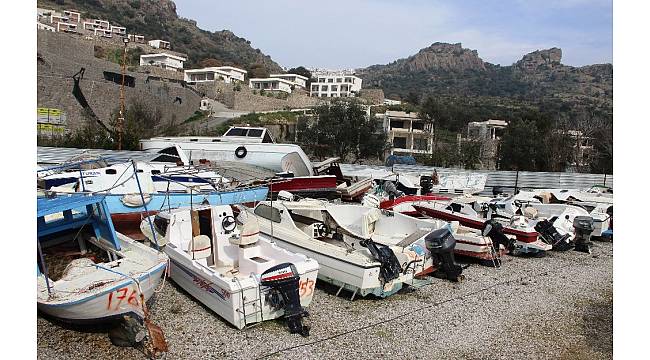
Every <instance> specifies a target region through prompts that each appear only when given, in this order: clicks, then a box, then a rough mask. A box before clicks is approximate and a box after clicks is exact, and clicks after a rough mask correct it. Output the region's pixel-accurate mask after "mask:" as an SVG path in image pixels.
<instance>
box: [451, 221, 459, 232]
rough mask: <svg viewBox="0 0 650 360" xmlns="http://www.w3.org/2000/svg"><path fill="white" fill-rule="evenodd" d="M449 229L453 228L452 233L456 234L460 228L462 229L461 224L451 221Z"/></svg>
mask: <svg viewBox="0 0 650 360" xmlns="http://www.w3.org/2000/svg"><path fill="white" fill-rule="evenodd" d="M449 227H450V228H451V233H452V234H455V233H457V232H458V228H459V227H460V222H459V221H450V222H449Z"/></svg>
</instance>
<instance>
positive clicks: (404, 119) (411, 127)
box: [384, 111, 433, 155]
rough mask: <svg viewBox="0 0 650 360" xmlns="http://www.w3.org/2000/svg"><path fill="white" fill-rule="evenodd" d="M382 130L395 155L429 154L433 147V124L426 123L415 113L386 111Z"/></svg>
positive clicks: (391, 151)
mask: <svg viewBox="0 0 650 360" xmlns="http://www.w3.org/2000/svg"><path fill="white" fill-rule="evenodd" d="M384 130H386V134H388V142H389V143H390V144H391V149H390V153H391V155H392V154H396V155H407V154H409V155H413V154H430V153H431V151H432V149H433V126H432V125H431V124H426V123H425V121H424V120H422V119H420V118H419V117H418V114H417V113H414V112H412V113H406V112H404V111H386V114H385V116H384Z"/></svg>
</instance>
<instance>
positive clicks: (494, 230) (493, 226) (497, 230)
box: [481, 220, 516, 252]
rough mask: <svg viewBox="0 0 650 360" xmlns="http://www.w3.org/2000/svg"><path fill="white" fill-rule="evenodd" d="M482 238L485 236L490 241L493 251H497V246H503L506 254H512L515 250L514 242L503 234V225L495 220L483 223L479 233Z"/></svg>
mask: <svg viewBox="0 0 650 360" xmlns="http://www.w3.org/2000/svg"><path fill="white" fill-rule="evenodd" d="M481 234H482V235H483V236H487V237H489V238H490V240H492V244H494V247H495V249H496V250H497V251H498V249H499V245H503V247H505V248H506V250H507V251H508V252H512V251H513V250H514V249H515V241H516V240H514V239H511V238H509V237H507V236H506V235H505V234H504V233H503V225H501V223H499V222H498V221H496V220H488V221H486V222H484V223H483V231H482V232H481Z"/></svg>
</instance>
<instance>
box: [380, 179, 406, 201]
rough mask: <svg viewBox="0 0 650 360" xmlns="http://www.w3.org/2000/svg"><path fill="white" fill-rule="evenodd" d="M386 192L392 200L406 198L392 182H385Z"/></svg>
mask: <svg viewBox="0 0 650 360" xmlns="http://www.w3.org/2000/svg"><path fill="white" fill-rule="evenodd" d="M383 188H384V191H385V192H386V194H388V196H389V197H390V198H391V199H394V198H398V197H400V196H404V192H402V191H399V190H397V187H396V186H395V184H393V182H392V181H385V182H384V185H383Z"/></svg>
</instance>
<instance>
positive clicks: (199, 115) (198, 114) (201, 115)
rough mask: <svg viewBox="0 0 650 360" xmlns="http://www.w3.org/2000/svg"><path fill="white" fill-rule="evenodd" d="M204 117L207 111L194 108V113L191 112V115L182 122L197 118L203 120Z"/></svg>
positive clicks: (189, 121)
mask: <svg viewBox="0 0 650 360" xmlns="http://www.w3.org/2000/svg"><path fill="white" fill-rule="evenodd" d="M206 117H208V112H207V111H201V110H196V111H195V112H194V114H192V116H190V117H188V118H187V119H186V120H185V121H183V124H187V123H191V122H194V121H198V120H203V119H205V118H206Z"/></svg>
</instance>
